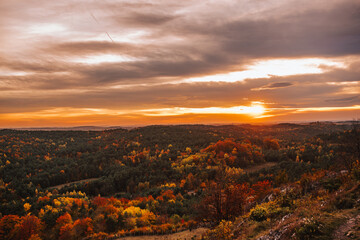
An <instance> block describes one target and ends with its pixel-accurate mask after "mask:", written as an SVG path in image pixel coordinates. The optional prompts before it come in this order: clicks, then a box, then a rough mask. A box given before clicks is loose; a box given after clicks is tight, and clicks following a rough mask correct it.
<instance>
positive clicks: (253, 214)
mask: <svg viewBox="0 0 360 240" xmlns="http://www.w3.org/2000/svg"><path fill="white" fill-rule="evenodd" d="M268 215H269V213H268V210H267V209H266V208H264V207H261V206H259V205H257V206H256V207H255V208H253V209H251V210H250V219H251V220H254V221H258V222H260V221H263V220H265V219H267V217H268Z"/></svg>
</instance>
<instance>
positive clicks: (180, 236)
mask: <svg viewBox="0 0 360 240" xmlns="http://www.w3.org/2000/svg"><path fill="white" fill-rule="evenodd" d="M207 230H208V229H207V228H197V229H194V230H192V231H189V230H186V231H183V232H178V233H174V234H167V235H152V236H134V237H122V238H118V240H190V239H200V238H201V235H202V234H203V233H205V232H206V231H207Z"/></svg>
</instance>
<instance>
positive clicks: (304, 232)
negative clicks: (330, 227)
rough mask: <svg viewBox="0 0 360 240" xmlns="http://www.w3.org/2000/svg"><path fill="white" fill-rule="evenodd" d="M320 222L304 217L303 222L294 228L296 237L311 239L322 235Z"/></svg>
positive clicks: (303, 239) (302, 239) (301, 239)
mask: <svg viewBox="0 0 360 240" xmlns="http://www.w3.org/2000/svg"><path fill="white" fill-rule="evenodd" d="M321 228H322V224H321V223H320V222H319V221H318V220H314V219H306V220H305V222H304V223H303V224H302V225H301V226H300V227H299V228H298V229H296V230H295V235H296V238H297V239H300V240H312V239H316V238H317V237H319V236H321V235H323V233H322V229H321Z"/></svg>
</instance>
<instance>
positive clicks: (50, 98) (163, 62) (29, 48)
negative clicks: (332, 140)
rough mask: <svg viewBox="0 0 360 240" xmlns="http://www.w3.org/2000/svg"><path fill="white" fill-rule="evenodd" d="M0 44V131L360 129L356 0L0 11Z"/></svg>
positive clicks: (74, 0) (9, 2) (114, 1)
mask: <svg viewBox="0 0 360 240" xmlns="http://www.w3.org/2000/svg"><path fill="white" fill-rule="evenodd" d="M0 45H1V48H0V127H63V126H84V125H96V126H134V125H150V124H199V123H200V124H212V123H219V124H229V123H232V124H234V123H235V124H236V123H274V122H301V121H342V120H354V119H359V118H360V84H359V82H360V1H358V0H302V1H298V0H222V1H218V0H211V1H207V0H201V1H199V0H197V1H195V0H182V1H178V0H177V1H173V0H157V1H151V0H131V1H130V0H128V1H124V0H102V1H95V0H57V1H48V0H4V1H0Z"/></svg>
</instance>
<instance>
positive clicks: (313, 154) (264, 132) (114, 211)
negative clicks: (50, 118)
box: [0, 123, 360, 239]
mask: <svg viewBox="0 0 360 240" xmlns="http://www.w3.org/2000/svg"><path fill="white" fill-rule="evenodd" d="M359 156H360V136H359V128H358V125H356V123H354V124H348V123H341V124H340V123H339V124H334V123H312V124H279V125H268V126H255V125H228V126H209V125H179V126H148V127H142V128H134V129H111V130H105V131H17V130H6V129H4V130H1V131H0V166H1V167H0V177H1V179H0V217H1V220H0V239H83V238H88V239H106V238H113V239H114V238H120V237H123V236H131V235H139V236H141V235H153V234H168V233H175V232H179V231H182V230H186V229H194V228H197V227H200V226H201V227H206V228H209V231H208V232H207V233H205V234H204V235H203V236H202V238H203V239H256V238H258V239H293V238H294V239H295V238H297V239H332V238H334V239H336V238H335V235H336V234H337V232H336V231H337V230H338V228H340V226H342V225H343V224H344V223H346V221H348V220H349V219H354V223H355V225H354V226H356V224H358V221H359V219H358V218H357V219H356V218H354V217H353V216H356V215H358V213H359V204H360V201H359V199H360V196H359V192H360V191H359V179H360V164H359ZM269 163H271V164H269ZM248 169H254V170H248ZM309 209H313V210H312V211H309ZM346 214H347V215H346ZM345 215H346V216H348V217H349V219H347V218H345V217H344V216H345ZM354 226H353V227H350V228H349V230H348V231H347V232H346V234H347V233H348V232H349V231H350V230H351V229H355V230H351V231H352V233H351V234H353V235H351V236H353V237H355V238H356V237H357V236H359V235H356V234H358V232H356V228H355V227H354ZM357 230H359V229H357ZM276 234H277V235H276ZM339 234H340V233H339ZM275 235H276V236H280V238H275V237H274V236H275ZM351 236H350V235H349V236H348V237H351ZM197 237H199V236H197Z"/></svg>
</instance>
